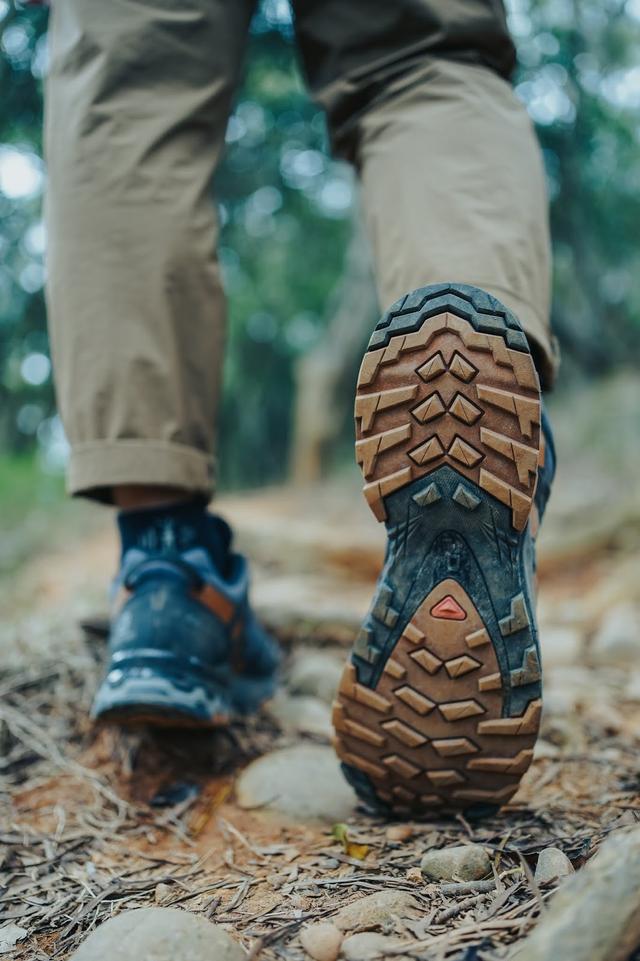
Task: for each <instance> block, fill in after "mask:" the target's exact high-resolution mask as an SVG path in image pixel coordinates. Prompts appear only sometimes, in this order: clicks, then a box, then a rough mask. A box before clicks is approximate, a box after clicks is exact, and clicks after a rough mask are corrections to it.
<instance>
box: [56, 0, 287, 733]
mask: <svg viewBox="0 0 640 961" xmlns="http://www.w3.org/2000/svg"><path fill="white" fill-rule="evenodd" d="M253 5H254V3H253V0H180V2H175V0H145V2H136V0H110V2H108V3H102V2H100V0H56V3H55V4H54V5H53V11H52V22H51V29H50V44H51V70H50V74H49V80H48V86H47V157H48V163H49V189H48V200H47V224H48V232H49V250H50V253H49V282H48V300H49V318H50V330H51V339H52V347H53V358H54V367H55V374H56V385H57V393H58V401H59V407H60V411H61V414H62V419H63V422H64V425H65V429H66V431H67V434H68V437H69V440H70V442H71V463H70V469H69V489H70V491H71V492H72V493H73V494H82V495H86V496H90V497H94V498H98V499H102V500H106V501H111V502H113V503H115V504H116V505H117V506H118V507H120V508H121V512H120V514H119V516H118V526H119V532H120V539H121V549H122V550H121V563H120V569H119V572H118V575H117V577H116V580H115V584H114V590H113V601H114V603H113V612H112V620H111V630H110V638H109V663H108V667H107V672H106V677H105V679H104V681H103V683H102V685H101V686H100V689H99V691H98V693H97V696H96V698H95V701H94V706H93V712H92V713H93V716H94V717H96V718H100V719H102V720H105V719H106V720H114V721H120V722H127V723H135V722H139V721H144V722H152V723H158V724H174V723H179V724H181V725H184V724H188V725H194V726H209V725H211V724H215V723H218V722H219V721H221V720H222V719H224V718H226V717H227V716H228V715H229V714H230V713H231V712H236V711H240V712H242V711H248V710H251V709H252V708H254V707H255V706H257V704H258V703H259V702H260V700H262V699H263V698H264V697H266V696H268V695H269V694H270V693H271V692H272V691H273V687H274V673H275V669H276V666H277V663H278V654H277V650H276V647H275V645H274V644H273V643H272V641H271V640H270V638H268V637H267V635H266V634H265V633H264V632H263V631H262V630H261V628H260V627H259V625H258V624H257V623H256V621H255V619H254V617H253V615H252V612H251V609H250V606H249V602H248V574H247V564H246V561H245V560H244V558H242V557H240V556H239V555H237V554H235V553H234V552H233V550H232V548H231V533H230V530H229V528H228V526H227V525H226V524H225V522H224V521H223V520H222V519H221V518H218V517H215V516H213V515H211V514H209V513H208V512H207V510H206V502H207V498H208V496H209V494H210V491H211V483H212V459H213V458H212V455H213V440H214V430H215V418H216V406H217V396H218V388H219V382H220V373H221V366H222V343H223V333H224V331H223V328H224V316H223V313H224V303H223V297H222V291H221V287H220V279H219V272H218V265H217V261H216V254H215V244H216V218H215V209H214V204H213V199H212V195H211V180H212V175H213V171H214V168H215V166H216V164H217V162H218V159H219V157H220V153H221V150H222V146H223V143H224V133H225V128H226V123H227V115H228V112H229V107H230V103H231V97H232V94H233V91H234V89H235V85H236V82H237V80H238V75H239V71H240V67H241V61H242V54H243V51H244V46H245V40H246V35H247V30H248V26H249V20H250V17H251V13H252V8H253Z"/></svg>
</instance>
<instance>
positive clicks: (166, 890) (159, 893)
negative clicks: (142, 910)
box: [154, 881, 175, 904]
mask: <svg viewBox="0 0 640 961" xmlns="http://www.w3.org/2000/svg"><path fill="white" fill-rule="evenodd" d="M174 894H175V890H174V888H173V887H172V886H171V885H170V884H164V883H163V882H162V881H161V882H160V883H159V884H156V889H155V892H154V901H155V902H156V904H166V903H167V901H171V899H172V898H173V895H174Z"/></svg>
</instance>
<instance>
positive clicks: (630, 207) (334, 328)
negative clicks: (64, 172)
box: [0, 0, 640, 569]
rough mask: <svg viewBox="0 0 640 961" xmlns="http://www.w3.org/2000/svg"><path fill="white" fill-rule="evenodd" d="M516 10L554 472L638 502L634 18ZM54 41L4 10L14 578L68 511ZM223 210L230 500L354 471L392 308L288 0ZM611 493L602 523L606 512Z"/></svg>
mask: <svg viewBox="0 0 640 961" xmlns="http://www.w3.org/2000/svg"><path fill="white" fill-rule="evenodd" d="M508 8H509V18H510V24H511V28H512V30H513V33H514V35H515V38H516V41H517V44H518V52H519V67H518V71H517V76H516V80H515V86H516V92H517V94H518V96H519V97H520V98H521V99H522V100H523V102H524V103H525V104H526V106H527V109H528V111H529V113H530V115H531V118H532V120H533V121H534V123H535V125H536V127H537V130H538V134H539V137H540V140H541V143H542V147H543V151H544V158H545V164H546V170H547V176H548V183H549V193H550V197H551V219H552V229H553V238H554V251H555V268H554V307H553V322H554V326H555V330H556V333H557V336H558V338H559V340H560V343H561V347H562V353H563V364H562V372H561V380H560V384H559V387H558V389H557V391H556V393H555V395H554V398H553V399H552V402H551V405H552V410H553V411H554V412H555V415H556V421H557V426H558V433H559V437H560V442H561V444H560V446H561V455H562V451H563V449H564V446H566V448H567V450H568V452H569V456H570V458H571V460H572V462H573V464H574V466H575V465H576V464H578V465H579V464H580V463H582V461H581V458H584V465H585V466H584V470H582V471H581V477H582V480H583V481H585V483H587V481H588V477H589V476H590V475H591V474H593V473H594V472H595V473H597V472H598V470H599V469H600V467H599V466H598V465H600V466H601V465H602V464H607V465H608V467H607V470H608V471H609V472H610V473H611V472H613V473H614V474H616V475H617V476H619V477H620V480H621V483H622V481H623V479H624V477H625V476H626V479H624V483H623V486H624V490H625V491H626V492H627V493H628V490H629V487H630V485H631V486H635V487H636V490H637V482H636V480H635V477H637V473H636V474H635V476H634V477H632V478H631V480H630V479H629V477H630V471H631V470H632V469H633V470H635V469H636V467H637V462H638V456H639V455H638V448H639V445H638V436H639V434H640V412H639V391H638V367H639V366H640V226H639V225H640V65H639V64H640V59H639V51H640V0H510V2H509V3H508ZM46 30H47V13H46V11H45V10H42V9H39V8H28V9H19V8H15V7H14V6H13V4H12V3H10V2H8V0H0V535H1V536H0V542H1V546H0V569H1V568H2V567H4V568H7V567H8V568H14V567H15V566H16V564H18V563H19V561H20V559H21V558H22V556H24V553H25V552H27V551H30V550H32V549H33V545H34V544H36V543H37V542H38V540H39V538H41V537H42V536H43V535H46V534H47V533H48V532H49V531H50V530H51V526H50V522H51V519H52V516H53V513H54V509H55V514H56V516H57V517H65V516H66V515H65V513H64V512H65V511H68V510H69V508H68V507H66V506H63V504H64V493H63V481H62V474H63V470H64V464H65V459H66V454H67V446H66V441H65V438H64V432H63V430H62V426H61V424H60V421H59V419H58V418H57V416H56V411H55V402H54V394H53V386H52V376H51V364H50V360H49V353H48V344H47V334H46V316H45V304H44V296H43V286H44V283H45V254H46V245H47V237H46V231H45V228H44V226H43V222H42V214H41V201H42V193H43V190H44V188H45V184H46V168H45V165H44V163H43V160H42V138H41V115H42V87H43V81H44V77H45V74H46V69H47V43H46ZM216 196H217V199H218V203H219V205H220V213H221V221H222V224H223V231H222V242H221V248H220V258H221V262H222V267H223V275H224V283H225V287H226V290H227V294H228V298H229V308H230V309H229V339H228V354H227V362H226V373H225V386H224V402H223V414H222V426H221V431H220V481H221V485H222V487H223V488H226V489H229V488H233V489H240V488H255V487H258V486H262V485H267V484H275V483H280V482H282V481H284V480H286V479H288V478H291V477H292V476H293V477H294V478H296V479H297V480H298V481H299V482H308V481H313V480H316V479H317V478H318V477H319V476H321V475H323V474H327V473H328V474H334V475H335V473H336V472H340V471H341V470H345V471H346V470H347V467H346V466H344V465H346V464H347V463H350V462H351V459H352V448H351V447H350V442H351V438H352V429H353V428H352V422H351V407H352V399H351V398H352V386H353V380H354V376H355V371H356V368H357V364H358V359H359V357H358V355H359V352H360V350H361V347H362V345H363V344H364V342H365V340H366V336H367V332H368V330H369V329H370V327H371V325H372V324H373V322H374V319H375V316H376V312H377V309H378V307H377V305H376V302H375V293H374V289H373V282H372V277H371V268H370V260H369V253H368V249H367V245H366V240H365V238H364V236H363V234H362V231H361V228H360V226H359V221H358V196H357V187H356V184H355V183H354V179H353V176H352V173H351V171H350V169H349V168H348V167H347V166H346V165H344V164H342V163H336V162H334V161H333V160H331V158H330V156H329V154H328V150H327V136H326V129H325V123H324V118H323V115H322V113H321V112H320V111H318V110H317V109H316V108H315V107H314V105H313V104H312V103H311V102H310V101H309V99H308V98H307V95H306V93H305V89H304V84H303V82H302V79H301V75H300V71H299V68H298V65H297V62H296V57H295V51H294V49H293V36H292V24H291V14H290V10H289V6H288V3H287V2H286V0H264V2H263V3H262V4H261V6H260V9H259V12H258V13H257V15H256V17H255V19H254V21H253V25H252V29H251V42H250V47H249V56H248V59H247V66H246V72H245V77H244V81H243V84H242V87H241V90H240V91H239V94H238V97H237V101H236V105H235V109H234V111H233V114H232V117H231V119H230V122H229V126H228V132H227V151H226V157H225V159H224V163H223V165H222V168H221V170H220V171H219V174H218V176H217V183H216ZM329 332H331V336H329ZM302 377H304V380H305V383H306V384H311V391H310V394H309V396H308V397H307V399H306V403H307V408H304V409H303V407H302V405H303V404H304V403H305V398H304V397H303V396H302V392H300V394H299V393H298V391H297V390H296V384H297V383H298V382H299V381H300V379H301V378H302ZM309 398H311V402H310V401H309ZM303 414H304V419H305V423H306V424H307V428H306V429H305V431H304V432H303V431H299V430H297V428H296V424H297V422H299V421H301V420H302V415H303ZM563 445H564V446H563ZM594 452H595V453H594ZM349 469H352V468H349ZM583 475H585V476H583ZM583 486H584V485H583ZM587 487H588V483H587ZM605 488H606V491H607V493H606V494H604V493H603V492H602V491H603V490H604V488H602V487H600V488H598V489H599V491H600V493H599V494H598V498H599V499H596V502H595V503H596V507H597V509H598V510H601V509H602V510H604V509H605V508H606V506H607V504H609V505H610V504H611V502H612V501H611V493H610V490H611V488H610V487H609V486H607V485H605ZM621 489H622V488H621ZM589 496H590V495H589V494H588V492H587V494H585V498H584V502H585V503H587V504H588V503H590V501H589ZM58 508H60V510H58ZM60 511H61V512H62V513H60Z"/></svg>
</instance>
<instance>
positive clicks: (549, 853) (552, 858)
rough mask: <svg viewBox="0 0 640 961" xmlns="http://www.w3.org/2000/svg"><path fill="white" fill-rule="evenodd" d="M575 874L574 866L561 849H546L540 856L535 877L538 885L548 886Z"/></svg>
mask: <svg viewBox="0 0 640 961" xmlns="http://www.w3.org/2000/svg"><path fill="white" fill-rule="evenodd" d="M573 873H574V871H573V864H572V863H571V861H570V860H569V858H568V857H567V855H566V854H565V853H564V851H561V850H560V848H545V849H544V851H541V852H540V854H539V855H538V863H537V864H536V871H535V875H534V878H535V880H536V881H537V883H538V884H548V883H549V882H551V881H557V880H558V878H564V877H566V876H567V875H568V874H573Z"/></svg>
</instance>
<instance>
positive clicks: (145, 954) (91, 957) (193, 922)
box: [70, 908, 247, 961]
mask: <svg viewBox="0 0 640 961" xmlns="http://www.w3.org/2000/svg"><path fill="white" fill-rule="evenodd" d="M246 957H247V955H246V953H245V951H244V949H243V948H242V947H241V945H240V944H238V942H237V941H234V940H233V938H232V937H230V936H229V935H228V934H227V932H226V931H224V930H223V929H222V928H221V927H219V926H218V925H217V924H211V922H210V921H205V919H204V918H201V917H198V916H197V915H195V914H189V913H188V912H187V911H179V910H178V909H177V908H138V909H136V910H134V911H124V912H123V913H122V914H119V915H117V916H116V917H115V918H111V919H110V920H109V921H106V922H105V923H104V924H101V925H100V927H99V928H97V929H96V930H95V931H93V932H92V934H90V935H89V937H88V938H87V940H86V941H83V943H82V944H81V945H80V947H79V948H78V950H77V951H76V952H75V953H74V954H72V955H71V958H70V961H104V959H105V958H108V959H109V961H143V959H144V961H151V959H153V961H182V959H183V958H184V959H185V961H186V959H187V958H188V961H245V959H246Z"/></svg>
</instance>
